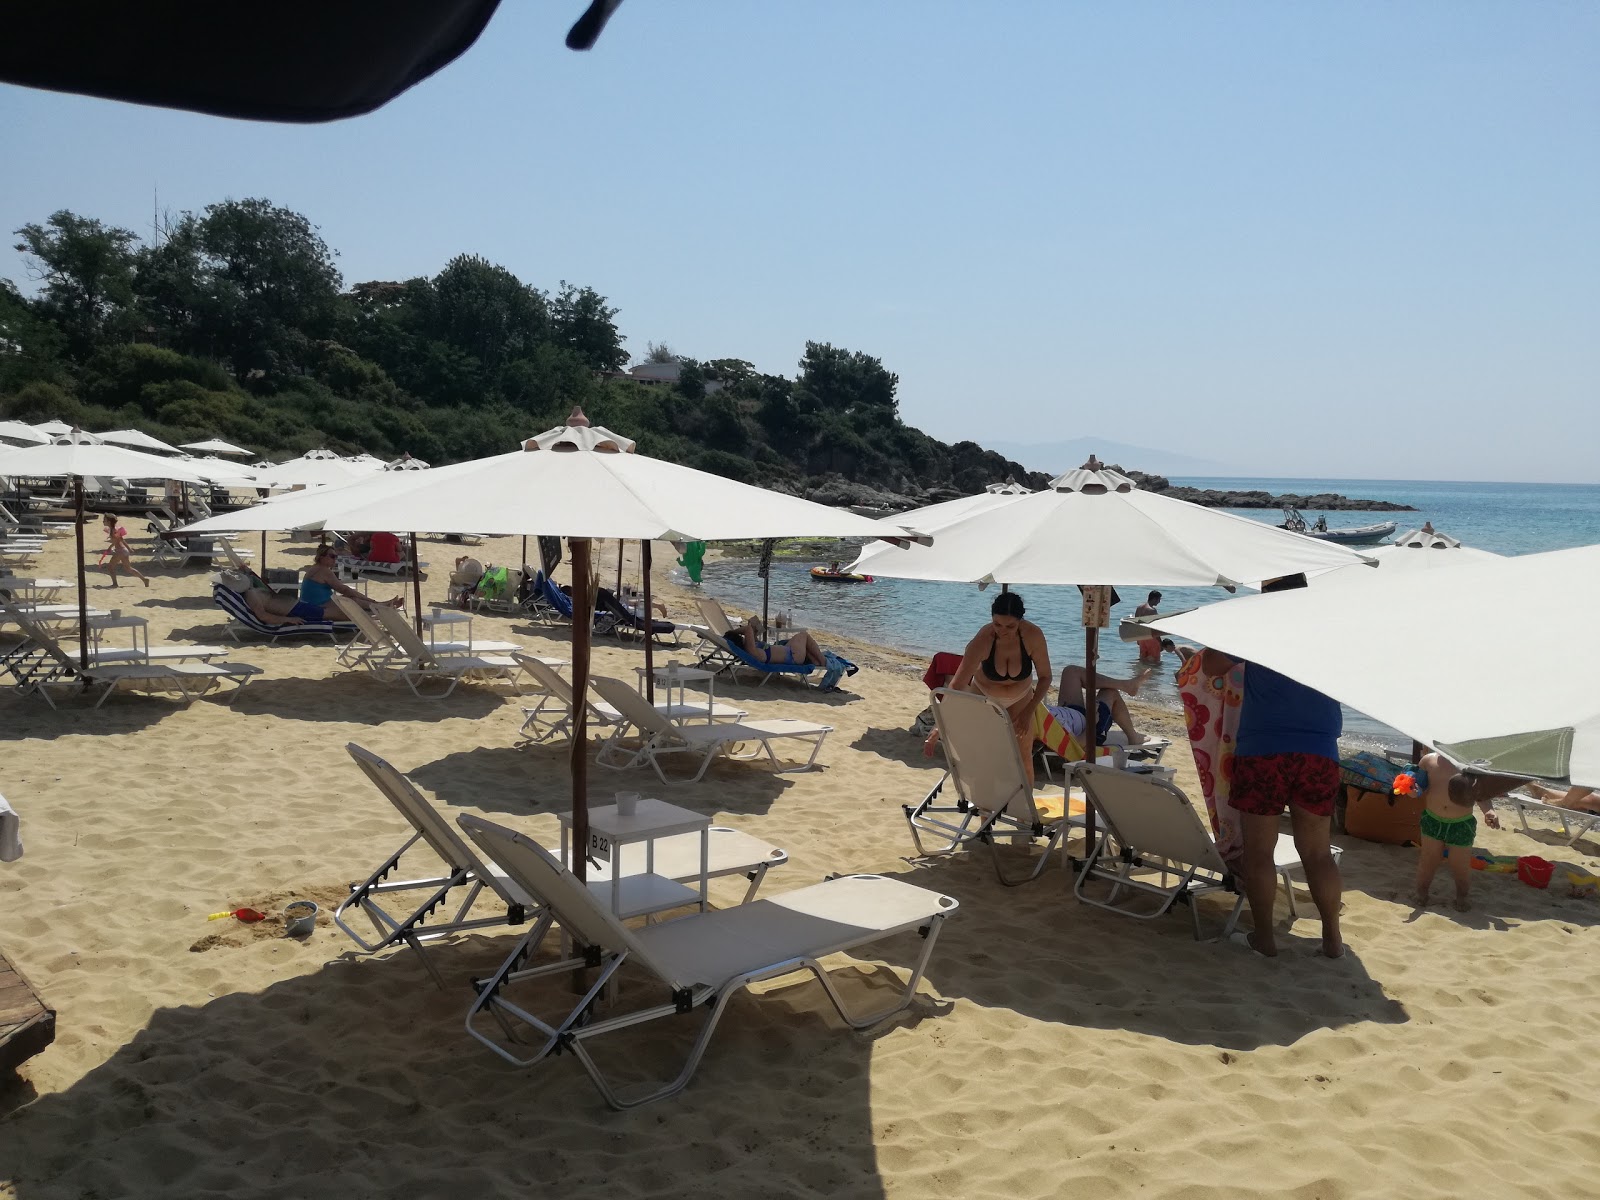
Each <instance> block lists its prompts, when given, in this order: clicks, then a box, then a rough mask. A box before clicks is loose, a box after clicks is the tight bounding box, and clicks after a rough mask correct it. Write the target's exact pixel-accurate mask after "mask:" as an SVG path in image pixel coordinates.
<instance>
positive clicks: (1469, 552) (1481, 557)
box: [1306, 523, 1503, 587]
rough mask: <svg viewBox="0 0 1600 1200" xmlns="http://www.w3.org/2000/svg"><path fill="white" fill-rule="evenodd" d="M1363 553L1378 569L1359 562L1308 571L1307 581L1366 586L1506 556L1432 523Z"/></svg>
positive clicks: (1331, 584) (1324, 584)
mask: <svg viewBox="0 0 1600 1200" xmlns="http://www.w3.org/2000/svg"><path fill="white" fill-rule="evenodd" d="M1362 553H1363V554H1365V555H1366V556H1367V557H1369V558H1371V559H1372V560H1373V562H1374V563H1376V564H1377V567H1378V570H1377V571H1376V572H1374V571H1370V570H1364V569H1362V567H1361V566H1360V564H1357V565H1355V566H1345V567H1335V568H1334V569H1333V570H1331V571H1320V572H1317V573H1315V574H1313V573H1312V572H1310V571H1308V572H1306V579H1307V581H1308V582H1309V581H1312V580H1314V581H1315V582H1314V584H1313V585H1312V586H1315V587H1329V586H1336V587H1346V586H1356V587H1363V586H1366V585H1368V584H1370V583H1371V582H1372V581H1373V580H1374V579H1376V578H1378V576H1380V575H1381V576H1382V577H1383V578H1385V579H1392V578H1394V576H1395V575H1397V574H1409V573H1411V572H1413V571H1431V570H1434V569H1435V568H1438V567H1455V566H1459V565H1461V564H1462V563H1468V562H1493V561H1495V560H1497V559H1499V558H1501V557H1503V556H1502V555H1499V554H1495V553H1493V552H1492V551H1489V550H1479V549H1477V548H1476V547H1473V546H1468V545H1465V544H1463V543H1462V542H1461V541H1459V540H1458V539H1456V538H1453V537H1451V536H1450V535H1449V534H1445V533H1439V532H1438V531H1436V530H1435V529H1434V528H1433V525H1432V524H1431V523H1429V524H1425V525H1424V526H1423V527H1422V528H1421V529H1413V530H1410V531H1409V532H1407V533H1403V534H1401V535H1400V537H1399V538H1397V539H1396V540H1395V541H1394V542H1393V543H1391V544H1389V545H1385V546H1372V547H1368V548H1365V549H1363V550H1362Z"/></svg>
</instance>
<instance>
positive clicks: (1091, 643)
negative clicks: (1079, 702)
mask: <svg viewBox="0 0 1600 1200" xmlns="http://www.w3.org/2000/svg"><path fill="white" fill-rule="evenodd" d="M1099 658H1100V630H1099V629H1097V628H1096V627H1095V626H1093V625H1091V626H1089V627H1088V628H1086V629H1085V630H1084V631H1083V744H1084V746H1085V748H1086V749H1085V752H1084V756H1083V761H1084V762H1086V763H1088V764H1089V765H1090V766H1091V767H1092V766H1094V764H1095V753H1096V751H1097V749H1098V747H1097V746H1096V742H1098V741H1099V737H1098V735H1099V732H1100V702H1099V700H1098V698H1097V696H1096V693H1098V692H1099V691H1100V684H1099V680H1098V679H1097V678H1096V676H1097V674H1098V670H1097V668H1098V666H1099V661H1098V660H1099ZM1068 791H1069V792H1070V791H1071V784H1070V781H1069V783H1068ZM1083 818H1084V820H1083V853H1084V858H1085V860H1087V859H1088V856H1089V855H1090V854H1091V853H1093V851H1094V807H1093V805H1090V804H1087V803H1086V804H1085V805H1084V806H1083Z"/></svg>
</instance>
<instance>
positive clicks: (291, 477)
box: [256, 450, 382, 489]
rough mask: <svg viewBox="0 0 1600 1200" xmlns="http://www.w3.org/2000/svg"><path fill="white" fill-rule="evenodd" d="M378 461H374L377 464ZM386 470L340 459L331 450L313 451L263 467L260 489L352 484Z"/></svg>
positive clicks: (380, 465)
mask: <svg viewBox="0 0 1600 1200" xmlns="http://www.w3.org/2000/svg"><path fill="white" fill-rule="evenodd" d="M376 461H377V460H374V462H376ZM381 468H382V463H378V465H377V466H369V465H367V464H365V463H359V462H353V461H351V460H350V459H346V458H340V457H339V456H338V455H337V454H333V453H331V452H329V451H327V450H313V451H311V452H310V453H309V454H305V455H302V456H301V457H299V458H291V459H290V460H289V461H288V462H282V463H277V464H275V465H273V466H268V467H264V468H262V469H261V470H260V471H259V472H258V473H257V475H256V480H257V483H256V486H257V487H264V488H272V489H276V488H294V487H328V486H330V485H333V484H340V483H351V482H353V481H354V480H357V479H361V478H362V477H364V476H367V475H371V474H373V473H374V472H376V471H378V470H380V469H381Z"/></svg>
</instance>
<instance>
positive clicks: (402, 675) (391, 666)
mask: <svg viewBox="0 0 1600 1200" xmlns="http://www.w3.org/2000/svg"><path fill="white" fill-rule="evenodd" d="M334 602H335V603H336V604H338V605H339V607H340V608H341V609H343V610H344V612H345V615H347V616H350V617H351V619H352V620H354V619H355V617H354V611H355V609H356V608H357V607H358V606H357V605H356V603H355V602H354V601H353V600H350V599H349V598H347V597H345V596H335V597H334ZM369 611H370V612H371V614H372V616H373V617H375V618H376V619H377V623H378V625H379V627H381V628H382V629H383V631H384V632H385V633H387V634H388V635H389V636H390V637H391V638H393V639H394V642H395V645H396V646H397V647H398V648H399V650H400V652H401V655H402V656H403V658H398V659H396V660H394V661H392V662H390V663H388V664H387V665H386V666H384V667H383V668H382V669H381V670H377V671H376V672H375V673H377V674H380V675H382V676H384V677H389V676H394V677H398V678H399V679H401V680H403V681H404V682H405V685H406V686H407V687H408V688H410V689H411V693H412V695H414V696H417V697H419V698H420V699H424V700H443V699H444V698H445V697H446V696H448V695H449V694H450V693H451V692H453V691H455V690H456V685H457V684H459V683H460V682H461V681H462V680H463V679H466V680H471V681H473V682H477V683H489V682H493V681H496V680H505V681H509V682H511V683H513V684H514V683H516V681H517V676H518V675H520V674H521V673H522V668H521V666H519V665H518V664H517V662H516V661H515V660H513V659H510V658H507V657H505V656H504V655H491V654H449V653H444V652H442V651H436V650H434V649H431V648H430V647H429V646H428V644H427V643H426V642H424V641H423V640H422V639H421V638H420V637H418V636H417V633H416V630H414V629H412V628H411V623H410V622H409V621H408V620H407V619H406V616H405V614H404V613H402V612H401V611H400V610H399V609H397V608H391V607H389V606H388V605H386V604H380V605H378V606H376V607H375V608H373V609H371V610H369ZM431 682H444V683H445V689H444V691H442V692H438V693H435V694H431V695H425V694H424V693H423V691H422V687H421V685H422V684H425V683H431Z"/></svg>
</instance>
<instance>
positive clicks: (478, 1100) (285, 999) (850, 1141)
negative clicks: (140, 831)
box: [0, 929, 936, 1200]
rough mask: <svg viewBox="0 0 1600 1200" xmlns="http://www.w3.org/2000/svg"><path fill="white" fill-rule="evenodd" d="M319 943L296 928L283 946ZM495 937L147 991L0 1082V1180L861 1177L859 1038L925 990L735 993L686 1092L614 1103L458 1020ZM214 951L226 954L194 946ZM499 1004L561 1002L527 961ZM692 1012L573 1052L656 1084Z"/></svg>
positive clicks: (669, 1184) (620, 1191)
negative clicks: (616, 1108) (846, 1021)
mask: <svg viewBox="0 0 1600 1200" xmlns="http://www.w3.org/2000/svg"><path fill="white" fill-rule="evenodd" d="M341 940H342V939H339V935H336V934H332V933H331V932H330V931H327V930H324V929H319V930H318V932H317V933H316V934H314V935H313V938H312V944H311V945H309V946H306V947H304V948H303V950H302V953H304V954H306V955H308V956H314V955H315V954H316V953H317V952H318V951H319V950H320V951H321V952H323V953H329V952H332V951H333V950H334V947H335V946H337V945H339V944H340V941H341ZM513 945H514V939H513V938H512V937H500V938H495V939H486V938H471V939H468V940H465V941H463V942H460V943H457V944H455V945H450V946H442V947H438V948H436V949H434V950H432V951H430V953H432V954H433V955H434V961H435V962H436V964H437V965H438V966H439V968H440V970H441V972H442V974H443V975H444V977H445V979H446V980H447V981H448V982H449V984H450V986H449V989H448V990H445V991H440V990H439V989H437V988H435V987H434V986H433V984H432V983H430V982H429V980H428V977H427V975H426V974H425V973H424V971H423V969H422V967H421V965H420V964H419V963H418V962H417V961H416V959H415V957H414V956H413V955H412V954H410V953H409V952H405V953H400V954H394V955H390V956H388V957H386V958H383V959H364V960H356V959H352V958H350V957H348V956H346V957H342V958H340V959H337V960H335V961H332V962H329V963H327V964H326V965H324V966H323V967H322V968H321V969H319V970H315V971H313V972H311V973H310V974H305V975H300V976H296V977H294V978H291V979H287V980H284V981H282V982H279V983H275V984H272V985H271V986H269V987H266V988H265V989H264V990H261V991H259V992H254V993H243V992H241V993H234V994H229V995H224V996H220V997H218V998H217V999H215V1000H212V1001H210V1002H208V1003H206V1004H203V1005H200V1006H198V1007H178V1008H163V1009H160V1010H158V1011H157V1012H156V1013H155V1014H154V1015H153V1016H152V1017H151V1019H150V1021H149V1023H148V1025H147V1026H146V1027H145V1028H144V1029H143V1030H141V1031H140V1032H139V1033H138V1034H137V1035H136V1036H135V1037H134V1038H133V1039H132V1040H131V1041H130V1042H129V1043H128V1044H126V1045H124V1046H122V1047H121V1048H120V1049H118V1050H117V1051H116V1053H115V1054H113V1055H112V1056H111V1058H110V1059H109V1060H108V1061H106V1062H105V1063H103V1064H102V1065H100V1066H99V1067H96V1068H95V1069H94V1070H92V1071H90V1072H89V1073H88V1074H87V1075H85V1076H83V1077H82V1078H81V1079H79V1080H78V1081H77V1082H76V1083H74V1084H72V1085H71V1086H70V1087H68V1088H67V1089H66V1090H65V1091H62V1092H58V1093H50V1094H47V1095H44V1096H40V1097H38V1098H36V1099H31V1102H30V1095H29V1092H28V1090H27V1089H16V1090H14V1091H13V1092H12V1093H11V1099H12V1102H13V1103H17V1102H21V1103H22V1104H23V1106H22V1107H20V1108H18V1109H16V1110H15V1111H13V1112H12V1113H11V1114H10V1115H9V1116H7V1117H5V1118H4V1119H0V1142H3V1143H4V1144H5V1145H6V1146H7V1148H8V1153H7V1155H6V1159H7V1162H6V1175H7V1176H8V1177H9V1179H10V1185H11V1187H12V1188H14V1189H15V1190H14V1191H10V1192H8V1194H10V1195H14V1196H17V1197H19V1198H20V1200H44V1198H47V1197H48V1198H50V1200H57V1198H59V1197H63V1196H113V1195H117V1196H128V1195H140V1196H158V1195H163V1196H193V1195H201V1194H206V1195H213V1194H214V1195H222V1194H226V1195H229V1196H236V1197H266V1196H274V1197H279V1196H283V1197H287V1196H294V1197H313V1196H315V1197H322V1196H327V1197H335V1196H337V1197H368V1196H372V1197H378V1196H381V1197H390V1196H395V1195H417V1196H423V1195H427V1196H467V1195H527V1196H540V1195H542V1196H562V1197H581V1196H597V1197H607V1198H612V1197H616V1196H618V1195H663V1194H668V1193H673V1194H681V1191H680V1189H692V1190H693V1191H695V1192H696V1193H705V1194H720V1195H729V1196H755V1195H759V1196H762V1197H786V1196H796V1197H798V1196H816V1195H834V1196H849V1197H877V1196H881V1195H883V1189H882V1185H881V1181H880V1179H879V1176H878V1164H877V1155H876V1150H875V1147H874V1139H873V1125H872V1120H873V1118H872V1111H871V1106H870V1068H871V1058H872V1052H873V1050H872V1047H873V1042H874V1040H875V1038H876V1037H879V1036H882V1035H883V1034H884V1033H886V1032H889V1031H891V1030H894V1029H899V1028H904V1027H905V1026H907V1025H911V1024H915V1023H917V1022H918V1021H919V1020H920V1019H921V1017H922V1016H923V1015H925V1014H927V1013H930V1012H933V1011H936V1005H935V1002H933V1001H931V1000H929V999H928V998H927V997H926V996H923V997H919V998H918V999H917V1000H915V1001H913V1004H912V1006H911V1008H909V1009H908V1010H907V1011H905V1012H903V1013H901V1014H898V1015H897V1016H895V1017H894V1018H891V1019H890V1020H888V1021H886V1022H884V1023H883V1024H882V1025H880V1026H877V1027H876V1028H874V1029H873V1030H869V1031H867V1032H865V1033H855V1032H852V1031H850V1030H848V1029H847V1028H846V1027H845V1026H844V1025H843V1024H842V1023H841V1022H840V1021H838V1019H837V1017H836V1016H835V1015H833V1013H832V1009H831V1007H829V1006H828V1005H827V1002H826V1000H825V999H824V998H823V994H822V989H821V988H820V986H819V985H817V984H816V983H815V982H814V981H808V982H805V983H801V984H795V985H792V986H780V987H777V988H775V989H774V990H772V991H771V992H769V993H768V994H766V995H763V996H759V997H756V996H751V995H749V994H748V993H746V994H741V995H739V996H737V997H735V998H734V1000H733V1001H732V1002H731V1004H730V1005H729V1007H728V1010H727V1012H726V1013H725V1015H724V1017H723V1019H722V1022H721V1025H720V1026H719V1027H718V1030H717V1034H716V1037H715V1038H714V1039H713V1041H712V1043H711V1047H710V1050H709V1051H708V1053H707V1055H706V1057H705V1060H704V1061H703V1063H702V1064H701V1066H700V1069H699V1071H698V1073H697V1074H696V1076H695V1078H694V1080H693V1081H692V1082H691V1084H690V1085H689V1089H688V1091H687V1092H685V1093H684V1094H682V1095H680V1096H678V1097H676V1098H674V1099H669V1100H666V1101H663V1102H660V1103H656V1104H652V1105H649V1106H646V1107H645V1108H642V1109H639V1110H636V1111H633V1112H628V1113H616V1112H613V1111H611V1110H610V1109H608V1108H606V1107H605V1105H604V1104H603V1102H602V1101H601V1100H600V1098H599V1096H598V1095H597V1094H596V1093H595V1091H594V1090H593V1088H592V1087H591V1086H590V1083H589V1080H588V1078H587V1077H586V1076H585V1075H584V1073H583V1072H582V1070H581V1068H580V1067H579V1065H578V1063H577V1061H576V1060H575V1059H574V1058H572V1057H571V1056H568V1055H561V1056H557V1057H554V1058H551V1059H548V1060H546V1061H543V1062H540V1063H538V1064H536V1065H535V1066H533V1067H531V1068H528V1069H522V1070H518V1069H515V1068H512V1067H510V1066H508V1065H506V1064H504V1063H502V1062H501V1061H500V1060H499V1059H497V1058H495V1057H494V1056H493V1055H492V1054H490V1052H489V1051H488V1050H487V1049H486V1048H484V1047H482V1046H480V1045H479V1044H478V1043H477V1042H474V1041H471V1040H469V1039H468V1038H467V1037H466V1035H465V1034H464V1033H463V1030H462V1024H461V1022H462V1018H463V1016H464V1014H465V1011H466V1007H467V1004H468V1002H469V1000H470V996H471V993H470V991H469V989H468V988H467V987H466V986H457V985H456V981H458V980H462V981H464V980H465V979H466V978H467V977H468V976H469V975H475V974H482V973H485V972H487V971H488V970H490V969H492V968H493V967H494V965H495V964H496V963H497V962H498V960H499V959H500V958H501V957H503V955H505V954H506V953H508V952H509V951H510V949H511V947H512V946H513ZM228 953H239V951H237V950H217V951H212V952H210V956H211V957H215V956H219V955H222V954H228ZM834 975H835V978H836V981H837V983H838V985H839V986H840V987H841V989H842V990H844V991H845V993H846V996H847V998H848V1000H849V1001H850V1002H851V1003H853V1004H855V1005H857V1006H865V1005H871V1004H876V1003H877V1002H878V1000H879V988H880V987H882V988H887V987H889V986H891V985H892V981H889V980H882V981H879V980H877V979H875V978H874V976H873V975H872V974H871V973H863V972H858V971H856V970H853V969H850V968H845V969H843V970H836V971H835V972H834ZM644 988H645V984H644V983H643V982H642V981H636V982H628V983H624V985H623V997H624V999H625V1000H626V999H628V998H630V993H634V994H638V995H642V996H644V997H645V998H646V999H653V997H652V996H650V995H649V994H648V993H646V992H645V991H644ZM518 999H519V1000H521V1001H523V1002H524V1003H528V1004H530V1006H532V1007H535V1008H538V1009H539V1010H540V1011H542V1012H545V1013H546V1014H547V1015H550V1014H553V1013H554V1012H560V1011H564V1010H565V1009H566V1008H570V1006H571V1004H572V1002H573V999H574V997H573V995H572V993H571V991H570V986H569V985H568V983H567V981H566V980H565V979H551V980H547V981H539V982H537V983H536V984H534V985H529V986H528V987H527V988H525V990H524V991H521V992H519V993H518ZM63 1019H64V1020H69V1021H70V1019H71V1017H70V1014H63ZM698 1024H699V1023H698V1020H697V1018H696V1017H692V1016H691V1017H678V1018H668V1019H665V1020H660V1021H655V1022H651V1023H649V1024H648V1025H646V1026H642V1027H638V1028H635V1029H629V1030H623V1031H620V1032H619V1033H618V1034H617V1035H615V1045H613V1046H612V1047H610V1049H609V1051H607V1050H606V1048H605V1047H603V1046H597V1048H596V1049H597V1052H599V1053H603V1054H605V1057H606V1059H607V1066H608V1068H609V1069H611V1070H613V1071H614V1072H615V1073H616V1075H617V1076H619V1077H621V1078H623V1079H627V1080H640V1081H645V1080H649V1079H652V1078H656V1079H665V1078H668V1077H670V1075H671V1074H673V1073H675V1071H676V1069H677V1064H679V1063H681V1061H682V1058H683V1055H684V1053H685V1051H686V1049H687V1046H688V1043H689V1040H690V1038H691V1037H692V1034H693V1033H694V1032H695V1030H696V1029H697V1028H698ZM754 1064H759V1066H758V1069H756V1070H754V1071H752V1070H751V1067H752V1065H754ZM774 1096H781V1100H780V1101H778V1102H776V1103H774V1101H773V1097H774ZM91 1146H92V1147H93V1151H92V1153H86V1152H85V1151H86V1149H87V1148H88V1147H91ZM819 1146H825V1147H826V1153H822V1154H819V1153H818V1151H817V1147H819Z"/></svg>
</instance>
